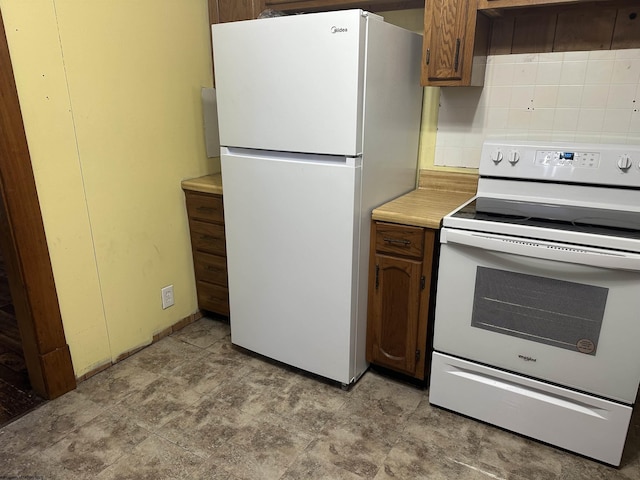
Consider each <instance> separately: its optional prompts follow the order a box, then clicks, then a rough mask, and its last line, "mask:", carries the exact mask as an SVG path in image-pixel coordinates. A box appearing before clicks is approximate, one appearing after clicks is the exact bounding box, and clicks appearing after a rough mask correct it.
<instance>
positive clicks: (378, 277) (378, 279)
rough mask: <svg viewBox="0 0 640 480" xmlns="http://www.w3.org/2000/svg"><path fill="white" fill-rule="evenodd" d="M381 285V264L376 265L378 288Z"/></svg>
mask: <svg viewBox="0 0 640 480" xmlns="http://www.w3.org/2000/svg"><path fill="white" fill-rule="evenodd" d="M379 285H380V265H376V290H377V289H378V286H379Z"/></svg>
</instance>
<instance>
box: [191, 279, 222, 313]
mask: <svg viewBox="0 0 640 480" xmlns="http://www.w3.org/2000/svg"><path fill="white" fill-rule="evenodd" d="M196 290H197V291H198V307H199V308H202V309H204V310H209V311H211V312H215V313H219V314H221V315H229V290H228V289H227V287H221V286H220V285H214V284H213V283H207V282H201V281H198V282H197V283H196Z"/></svg>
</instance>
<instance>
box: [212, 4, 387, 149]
mask: <svg viewBox="0 0 640 480" xmlns="http://www.w3.org/2000/svg"><path fill="white" fill-rule="evenodd" d="M374 17H375V18H378V19H379V17H377V16H374ZM378 21H380V20H378ZM365 25H366V20H365V17H363V13H362V11H361V10H347V11H342V12H324V13H316V14H307V15H292V16H287V17H277V18H267V19H259V20H249V21H244V22H230V23H222V24H217V25H213V26H212V29H213V52H214V64H215V83H216V91H217V95H218V119H219V128H220V144H221V145H224V146H230V147H244V148H255V149H262V150H274V151H288V152H310V153H321V154H330V155H334V154H335V155H352V156H355V155H358V154H360V153H361V151H362V88H363V71H364V68H363V67H364V54H363V52H364V39H365V34H364V33H365Z"/></svg>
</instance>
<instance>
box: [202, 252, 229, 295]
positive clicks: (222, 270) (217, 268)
mask: <svg viewBox="0 0 640 480" xmlns="http://www.w3.org/2000/svg"><path fill="white" fill-rule="evenodd" d="M194 263H195V273H196V278H197V279H198V280H204V281H205V282H209V283H215V284H217V285H224V286H225V287H226V286H227V259H226V258H225V257H221V256H219V255H211V254H209V253H204V252H195V253H194Z"/></svg>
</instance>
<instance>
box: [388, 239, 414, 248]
mask: <svg viewBox="0 0 640 480" xmlns="http://www.w3.org/2000/svg"><path fill="white" fill-rule="evenodd" d="M382 240H384V241H385V242H387V243H399V244H401V245H404V246H405V247H408V246H409V245H411V240H407V239H404V238H388V237H385V238H383V239H382Z"/></svg>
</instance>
